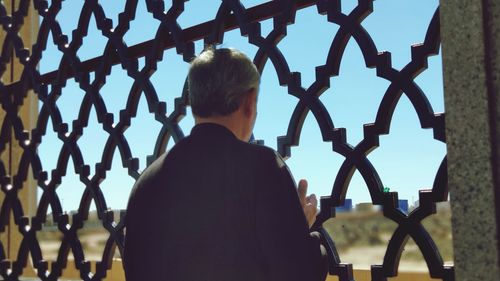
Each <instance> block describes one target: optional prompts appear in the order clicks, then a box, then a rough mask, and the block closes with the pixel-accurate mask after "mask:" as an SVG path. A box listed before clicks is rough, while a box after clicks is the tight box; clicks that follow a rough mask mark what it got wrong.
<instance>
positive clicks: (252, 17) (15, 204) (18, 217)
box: [0, 0, 454, 281]
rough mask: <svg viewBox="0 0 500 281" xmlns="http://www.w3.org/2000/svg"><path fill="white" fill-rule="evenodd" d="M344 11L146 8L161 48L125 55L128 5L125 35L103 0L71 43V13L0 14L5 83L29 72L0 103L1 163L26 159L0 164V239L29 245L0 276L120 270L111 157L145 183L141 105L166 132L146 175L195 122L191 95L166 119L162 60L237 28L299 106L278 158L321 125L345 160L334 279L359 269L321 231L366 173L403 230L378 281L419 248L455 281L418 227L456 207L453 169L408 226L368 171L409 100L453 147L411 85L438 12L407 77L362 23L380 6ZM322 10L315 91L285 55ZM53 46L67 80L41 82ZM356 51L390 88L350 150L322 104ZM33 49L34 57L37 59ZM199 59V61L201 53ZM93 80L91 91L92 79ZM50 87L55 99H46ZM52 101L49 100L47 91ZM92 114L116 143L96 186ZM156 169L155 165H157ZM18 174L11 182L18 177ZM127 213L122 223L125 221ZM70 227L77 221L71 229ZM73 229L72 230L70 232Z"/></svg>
mask: <svg viewBox="0 0 500 281" xmlns="http://www.w3.org/2000/svg"><path fill="white" fill-rule="evenodd" d="M340 2H341V1H340V0H317V1H313V0H300V1H292V0H278V1H271V2H268V3H264V4H261V5H259V6H256V7H252V8H248V9H247V8H245V7H244V6H243V5H242V4H241V3H240V2H239V1H232V0H225V1H222V3H217V5H220V7H219V9H218V13H217V16H216V18H215V19H214V20H212V21H209V22H205V23H202V24H199V25H196V26H193V27H191V28H187V29H184V30H183V29H181V27H180V26H179V25H178V23H177V20H178V17H179V16H180V15H181V14H182V13H183V11H184V1H182V0H180V1H177V0H173V3H172V5H171V7H170V8H168V9H166V8H165V7H166V6H168V5H166V3H164V2H163V1H161V0H146V5H147V10H148V12H149V13H150V16H151V17H154V18H155V19H156V20H158V21H159V22H161V24H160V25H159V28H158V31H157V32H156V36H155V38H152V39H151V40H149V41H146V42H143V43H140V44H138V45H135V46H127V45H126V44H125V42H124V40H123V37H124V35H125V34H126V33H127V31H128V30H129V25H130V22H131V21H132V20H133V19H134V18H135V13H136V8H137V4H138V1H137V0H135V1H134V0H127V2H126V6H125V9H124V11H123V12H122V13H121V14H120V15H119V17H118V23H117V25H116V26H113V23H112V20H110V19H109V18H107V17H106V14H105V12H104V10H103V9H102V7H101V6H100V5H99V2H98V1H97V0H89V1H85V3H84V5H83V8H82V10H81V17H80V21H79V25H78V27H77V29H75V30H74V31H73V33H72V35H73V36H72V39H71V41H69V39H68V37H67V36H66V35H64V34H63V33H62V29H61V23H59V22H58V21H57V15H58V13H59V11H60V10H61V6H62V1H61V0H52V1H50V2H48V1H40V0H39V1H37V0H33V1H29V0H20V1H19V3H18V6H17V9H16V10H15V11H14V12H13V13H9V11H7V9H6V8H5V6H4V5H3V4H0V20H1V24H2V28H3V30H4V32H5V34H6V37H5V40H4V41H3V42H2V53H1V57H0V74H2V75H3V74H4V73H6V71H7V65H8V63H9V62H11V60H15V61H18V62H19V63H20V64H21V65H22V69H23V70H22V76H21V78H20V79H19V81H17V82H15V83H12V84H10V85H6V84H5V82H2V83H0V103H1V105H2V109H1V110H2V111H3V112H4V113H5V117H4V119H3V120H1V131H0V152H1V153H7V152H6V151H7V146H8V145H9V143H10V142H11V139H12V142H15V143H19V145H20V147H21V149H22V151H23V152H22V156H21V160H20V165H19V168H18V170H16V171H12V170H10V168H9V163H4V162H3V161H0V183H1V189H2V192H3V194H4V195H5V199H4V200H3V202H1V211H0V212H1V213H0V231H2V232H4V231H5V228H6V226H7V225H8V223H9V217H10V216H11V215H12V217H13V218H14V222H15V225H17V227H18V231H19V232H20V233H21V235H22V237H23V238H22V243H21V246H20V249H19V251H18V254H17V259H16V260H15V261H13V262H11V261H9V260H7V259H6V247H7V246H8V245H3V244H0V260H1V262H0V275H1V276H2V277H3V278H4V279H5V280H18V278H19V277H20V276H22V274H23V270H24V268H25V267H26V266H27V263H28V258H29V254H30V255H31V258H32V263H33V265H34V267H35V268H36V269H37V273H38V276H39V278H40V279H41V280H57V279H58V278H59V277H60V276H61V274H62V270H63V269H64V268H65V267H66V264H67V256H68V252H69V251H70V250H71V251H72V252H73V255H74V258H75V264H76V266H77V268H78V270H79V271H80V274H81V278H82V279H84V280H101V279H102V278H104V277H105V276H106V272H107V270H109V269H110V268H111V266H112V257H113V255H114V254H115V251H119V252H120V254H121V253H122V251H123V241H124V225H123V219H122V220H120V222H118V223H115V221H114V216H115V214H114V213H113V211H109V210H108V209H107V204H106V198H105V197H104V195H103V192H102V190H101V188H100V183H101V182H102V181H103V180H104V178H105V177H106V173H107V172H109V170H110V169H111V164H112V163H111V162H112V159H113V155H114V153H119V154H120V157H121V161H122V164H123V166H124V167H126V168H127V169H128V173H129V175H130V176H132V177H133V178H137V177H138V176H139V175H140V171H139V161H138V159H137V158H134V157H133V154H132V150H133V148H132V147H130V145H129V143H128V142H127V139H126V137H125V135H124V132H125V131H126V130H127V128H128V127H129V126H130V124H131V120H132V119H133V118H134V117H135V116H136V114H137V108H138V102H139V99H140V97H141V95H143V94H144V96H145V97H146V99H147V105H148V109H149V111H150V112H151V113H153V114H154V117H155V119H156V121H158V122H159V123H161V131H160V132H159V133H158V134H157V135H158V137H157V140H156V146H155V148H154V153H153V155H152V156H151V157H150V158H149V161H148V162H149V163H150V162H151V161H153V160H154V159H156V158H157V157H158V156H159V155H160V154H161V153H163V152H164V151H165V149H166V146H167V143H168V141H169V139H171V138H172V139H173V141H175V142H177V141H178V140H179V139H181V138H183V136H184V133H183V131H182V130H181V128H180V126H179V121H180V120H181V119H182V118H183V116H184V115H185V114H186V106H187V104H186V103H187V92H186V88H185V87H184V91H183V93H182V95H180V96H179V97H178V98H177V99H175V105H169V106H171V107H174V110H172V112H171V113H169V114H167V111H166V106H167V105H166V103H165V102H163V101H160V99H159V97H158V94H157V92H156V90H155V87H154V85H153V84H152V82H151V80H150V77H151V75H152V74H153V73H154V72H155V70H156V69H157V63H158V62H159V61H160V60H161V58H162V55H163V52H164V50H166V49H169V48H176V51H177V52H178V53H179V54H181V55H182V57H183V59H184V61H186V62H188V61H190V59H191V58H192V57H193V56H194V54H195V47H194V46H195V45H194V43H193V42H194V41H196V40H200V39H204V41H205V43H206V44H221V43H222V42H223V39H224V34H225V32H227V31H229V30H232V29H235V28H239V29H240V31H241V35H242V36H246V37H248V42H249V44H253V45H255V46H256V47H257V48H258V51H257V54H256V55H255V57H254V62H255V64H256V65H257V66H258V68H259V70H260V71H262V70H263V69H264V66H265V65H266V63H271V64H272V65H273V66H274V69H275V70H276V74H277V77H278V79H279V83H280V85H282V86H285V87H287V89H288V93H289V94H290V95H292V96H294V97H296V98H297V103H296V106H295V109H294V111H293V114H292V116H291V117H290V121H289V124H288V130H287V134H286V136H283V137H279V138H278V150H279V152H280V153H281V154H282V155H283V156H285V157H289V156H290V154H291V151H290V147H291V146H295V145H298V140H299V136H300V135H301V129H302V126H303V124H304V120H305V118H306V116H307V115H308V114H313V115H314V117H315V120H316V121H317V124H318V125H319V128H320V130H321V136H322V139H323V141H325V142H330V143H332V145H333V151H334V152H336V153H338V154H340V155H342V156H343V157H344V158H345V160H344V162H343V165H342V166H341V168H340V170H339V172H338V174H337V175H336V179H335V182H334V185H333V189H332V192H331V195H330V196H328V197H323V198H322V199H321V209H322V210H321V216H320V217H319V218H318V221H317V223H316V225H315V229H318V230H320V231H321V232H322V233H323V234H324V237H325V241H324V242H325V243H326V245H327V246H328V251H329V257H330V274H332V275H337V276H339V279H340V280H342V281H346V280H353V270H352V266H351V265H350V264H344V263H341V261H340V259H339V256H338V254H337V251H336V248H335V245H334V241H333V240H332V239H331V238H329V236H328V234H327V233H326V232H325V230H324V229H322V227H321V224H322V223H323V222H324V221H326V220H327V219H329V218H330V217H332V216H335V212H334V211H332V210H335V208H334V207H335V206H339V205H341V204H342V203H343V201H344V199H345V195H346V192H347V187H348V186H349V182H350V180H351V178H352V176H353V174H354V172H355V171H356V170H357V171H359V172H360V174H361V175H362V177H363V179H364V181H365V182H366V185H367V187H368V189H369V193H370V196H371V198H372V202H373V204H374V205H381V206H383V213H384V216H385V217H387V218H389V219H390V220H392V221H394V222H396V223H397V225H398V227H397V229H396V231H395V232H394V233H393V236H392V238H391V240H390V242H389V245H388V246H387V250H386V254H385V258H384V261H383V264H382V265H374V266H372V270H371V273H372V280H387V277H392V276H396V275H397V269H398V264H399V260H400V257H401V253H402V251H403V248H404V245H405V243H406V241H407V240H408V239H409V238H410V237H411V238H412V239H413V240H414V241H415V242H416V244H417V245H418V247H419V249H420V251H421V252H422V253H423V256H424V258H425V261H426V262H427V266H428V268H429V272H430V275H431V277H434V278H440V279H443V280H454V275H453V267H451V266H444V265H443V261H442V258H441V255H440V254H439V251H438V250H437V247H436V245H435V243H434V241H433V239H432V237H431V236H430V235H429V233H428V232H427V231H426V229H425V228H424V227H423V226H422V224H421V221H422V220H423V219H424V218H426V217H428V216H430V215H432V214H434V213H435V212H436V203H437V202H442V201H446V200H447V197H448V187H447V168H446V166H447V165H446V158H445V159H443V161H442V164H441V165H440V167H439V169H438V171H437V172H436V176H435V182H434V186H433V188H432V189H431V190H422V191H420V193H419V197H420V206H419V207H418V208H417V209H416V210H414V211H413V212H411V213H410V214H409V215H406V214H404V213H403V212H401V211H400V210H399V209H398V203H397V202H398V200H397V193H395V192H390V193H384V192H383V186H382V183H381V180H380V178H379V176H378V174H377V170H376V168H375V167H374V166H373V165H372V164H371V162H370V161H369V160H368V158H367V155H368V154H369V153H370V152H372V151H373V150H374V149H376V148H377V147H378V143H379V137H380V136H381V135H386V134H388V133H389V127H390V123H391V120H392V115H393V112H394V110H395V107H396V105H397V104H398V101H399V98H400V97H401V95H402V94H403V93H404V94H405V95H406V96H407V97H408V98H409V100H410V101H411V103H412V105H413V107H414V109H415V111H416V113H417V115H418V118H419V120H420V125H421V127H422V128H431V129H432V130H433V132H434V138H435V139H436V140H437V141H440V142H445V133H444V114H435V113H434V110H433V109H432V107H431V105H430V103H429V101H428V99H427V97H426V95H425V94H424V93H423V91H422V90H421V89H420V88H419V87H418V86H417V84H416V83H415V82H414V79H415V78H416V77H417V76H418V75H419V74H420V73H421V72H422V71H424V70H425V69H426V68H427V60H428V57H429V56H432V55H436V54H437V53H438V51H439V46H440V34H439V11H438V10H436V12H435V15H434V17H433V18H432V20H431V22H430V23H429V27H428V30H427V34H426V36H425V41H424V42H423V43H422V44H419V45H414V46H412V49H411V51H412V53H411V61H410V62H408V64H406V66H404V67H403V68H402V69H401V70H396V69H394V68H393V67H392V64H391V56H390V53H388V52H381V53H379V51H378V50H377V48H376V46H375V44H374V42H373V40H372V38H371V36H370V34H369V33H368V32H367V31H366V30H365V29H364V28H363V27H362V25H361V23H362V21H363V20H364V19H365V18H366V17H367V16H368V15H369V14H370V13H371V12H372V11H373V1H372V0H371V1H370V0H359V2H358V5H357V7H356V8H355V9H353V10H352V11H351V12H350V13H349V14H344V13H342V11H341V7H340V4H341V3H340ZM30 5H33V6H34V9H35V12H36V13H38V15H39V16H40V29H39V35H38V38H37V40H36V42H35V44H34V45H33V46H27V44H25V43H24V42H23V39H22V38H21V37H20V36H19V35H18V32H19V30H20V29H21V28H22V26H23V24H24V18H25V17H26V16H27V15H28V11H29V6H30ZM313 5H315V6H316V8H317V10H318V12H319V14H321V15H323V16H326V17H327V19H328V21H329V22H331V23H334V24H337V25H338V26H339V30H338V32H337V33H336V34H335V37H334V38H332V39H333V41H332V44H331V46H330V49H329V53H328V57H327V58H326V63H325V64H324V65H321V66H318V67H317V68H316V80H315V81H314V83H313V84H312V85H311V86H310V87H308V88H307V89H306V88H304V87H303V86H302V84H301V76H300V73H296V72H291V70H290V68H289V66H288V63H287V61H286V60H285V58H284V56H283V55H282V54H281V52H280V49H279V48H278V46H277V44H278V43H279V42H280V41H281V40H282V39H283V38H284V37H285V36H286V32H287V26H289V25H291V24H293V23H294V21H295V14H296V12H297V10H298V9H301V8H305V7H308V6H313ZM91 15H93V16H94V17H95V19H96V24H97V28H98V29H99V30H100V31H101V32H102V35H103V36H104V37H106V38H107V44H106V47H105V50H104V53H103V54H102V56H100V57H96V58H93V59H90V60H87V61H81V60H80V59H79V57H78V55H77V52H78V50H79V49H81V48H83V46H84V45H85V44H83V39H84V37H85V36H86V33H87V29H88V24H89V21H90V16H91ZM271 18H272V19H273V22H274V28H273V30H272V31H271V32H270V33H269V34H268V35H267V36H262V35H261V29H260V23H259V22H260V21H263V20H265V19H271ZM49 34H52V38H53V41H54V44H55V45H56V46H57V48H58V50H59V51H60V52H62V53H63V58H62V60H61V61H60V64H59V68H58V69H57V70H56V71H53V72H50V73H45V74H42V73H40V72H39V71H38V68H37V66H38V65H39V63H40V62H41V60H42V54H43V51H44V50H45V49H46V46H47V44H48V43H47V42H48V40H50V38H51V37H50V36H49ZM352 40H354V41H355V42H356V44H357V45H358V46H359V48H360V49H361V51H362V54H363V57H364V61H365V63H366V66H367V67H369V68H375V69H376V74H377V76H378V77H380V78H383V79H386V80H387V81H389V82H390V86H389V87H388V88H387V90H386V93H385V95H384V98H383V100H382V102H381V104H380V106H379V109H378V112H377V117H376V120H375V122H374V123H373V124H367V125H365V126H364V138H363V140H362V141H361V142H360V143H359V144H357V145H351V144H350V143H348V142H347V140H346V130H345V129H343V128H338V127H335V126H334V123H333V121H332V118H331V116H330V113H329V111H328V110H327V108H326V107H325V106H324V104H323V103H322V102H321V100H320V99H319V96H320V95H321V94H322V93H324V92H325V91H326V90H327V89H328V88H329V87H330V84H329V81H330V78H331V77H332V76H337V75H338V74H339V68H340V62H341V61H342V58H343V54H344V50H345V48H346V45H347V43H348V42H349V41H352ZM27 47H31V51H28V50H27V49H25V48H27ZM196 51H197V52H199V51H200V50H196ZM138 58H144V59H145V64H144V66H143V67H142V68H140V67H139V63H138ZM116 64H120V65H121V67H122V68H123V69H124V70H125V71H126V73H127V75H128V76H129V77H130V78H131V79H133V80H134V82H133V86H132V88H131V89H130V92H129V95H128V96H127V97H124V98H126V99H127V103H126V107H125V108H124V109H123V110H122V111H121V112H120V114H119V116H115V115H113V114H112V113H109V112H108V111H107V109H106V104H105V103H104V100H103V98H102V96H101V94H100V92H99V90H100V89H101V88H102V87H103V85H104V84H105V83H106V77H108V76H109V75H111V69H112V68H111V67H112V66H113V65H116ZM91 72H95V77H94V79H91V77H90V73H91ZM71 78H74V79H75V81H76V82H77V83H78V85H79V87H80V88H81V89H82V90H83V91H84V92H85V96H84V99H83V102H82V104H81V106H80V107H79V108H75V110H78V111H79V115H78V118H77V119H76V120H74V122H73V127H72V130H71V131H70V129H69V126H68V124H67V123H64V122H63V119H62V117H61V113H60V109H59V108H58V104H57V100H58V98H59V97H60V96H61V92H62V89H63V88H64V87H65V85H66V82H67V81H68V80H69V79H71ZM49 85H50V87H49ZM49 89H50V90H49ZM31 90H32V91H34V93H35V94H36V97H37V99H38V100H39V102H40V104H41V108H40V111H39V116H38V120H37V122H36V126H35V128H33V129H32V130H31V131H29V130H28V129H27V125H26V124H24V123H23V120H22V119H21V117H20V114H19V108H20V107H21V105H22V104H23V100H24V98H25V97H26V96H27V95H28V92H29V91H31ZM91 108H95V110H96V114H97V119H98V122H99V123H100V124H101V125H102V128H103V130H104V131H105V132H106V133H107V134H108V138H107V142H106V145H105V148H104V151H103V154H102V160H101V162H100V163H98V164H97V165H96V170H95V173H94V174H91V172H90V167H89V165H88V164H87V163H85V162H84V158H83V155H84V154H85V151H82V150H81V149H80V147H79V145H78V143H77V140H78V139H79V138H80V137H81V136H82V135H83V131H84V128H85V127H87V125H88V120H89V114H90V111H91ZM48 122H52V127H53V129H54V132H55V133H56V134H57V136H58V138H59V140H61V141H62V142H63V144H64V145H63V147H62V149H61V151H60V152H59V158H58V163H57V168H56V169H54V170H52V171H51V173H52V176H51V179H50V180H48V172H49V171H48V170H47V169H46V168H45V169H44V167H43V166H42V161H41V159H40V157H39V154H38V152H37V148H38V146H39V145H40V144H41V142H42V139H43V136H44V135H45V134H46V133H47V125H48ZM149 163H148V164H149ZM73 167H75V169H76V173H77V174H78V176H79V179H80V181H81V182H82V183H83V184H84V185H85V187H86V188H85V191H84V193H83V196H82V198H81V203H80V205H79V206H75V208H78V212H77V213H75V214H73V216H72V218H70V217H69V215H68V214H66V213H65V212H64V211H63V209H62V207H61V198H59V196H58V194H57V192H56V191H57V187H58V186H59V185H60V183H61V181H62V180H63V177H64V176H65V174H66V170H67V169H68V168H73ZM29 169H32V172H33V173H32V174H33V177H34V179H35V180H36V182H37V184H38V186H39V188H41V190H43V193H42V194H41V200H40V202H39V205H38V206H37V213H36V216H34V217H31V218H30V217H27V216H25V211H23V205H22V203H21V201H20V199H19V197H18V192H19V191H20V190H21V189H22V188H23V183H25V182H26V180H27V178H28V176H29V173H28V171H29ZM9 171H10V172H9ZM91 201H93V202H95V204H96V208H97V212H98V216H99V218H100V220H101V221H102V224H103V226H104V228H105V229H106V230H107V231H108V232H109V239H108V240H107V243H106V246H105V249H104V253H103V259H102V260H101V261H100V262H98V263H97V266H96V268H95V271H94V272H91V266H90V263H89V262H88V261H86V260H85V255H84V252H83V250H82V245H81V242H80V241H79V238H78V234H77V231H78V230H79V229H81V228H82V227H83V223H84V222H85V220H86V219H87V217H88V213H89V208H90V204H91ZM49 206H50V208H51V209H52V212H53V215H54V221H55V222H56V223H57V225H58V229H59V231H60V232H61V233H62V235H63V240H62V243H61V245H60V248H59V254H58V258H57V260H56V261H54V262H52V264H51V266H50V271H49V264H48V263H47V262H46V261H44V258H43V256H42V251H41V249H40V243H39V241H38V240H37V236H36V234H37V232H39V231H40V230H41V228H42V224H43V223H44V222H45V221H46V215H47V210H48V207H49ZM124 215H125V212H124V211H123V212H121V214H120V216H121V218H123V216H124ZM70 219H71V221H72V223H71V224H69V222H70ZM67 226H68V227H67Z"/></svg>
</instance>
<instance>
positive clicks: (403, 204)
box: [398, 199, 408, 214]
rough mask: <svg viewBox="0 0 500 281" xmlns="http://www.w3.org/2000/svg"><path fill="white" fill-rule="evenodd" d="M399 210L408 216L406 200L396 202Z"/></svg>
mask: <svg viewBox="0 0 500 281" xmlns="http://www.w3.org/2000/svg"><path fill="white" fill-rule="evenodd" d="M398 205H399V209H400V210H401V211H403V213H406V214H408V200H406V199H400V200H398Z"/></svg>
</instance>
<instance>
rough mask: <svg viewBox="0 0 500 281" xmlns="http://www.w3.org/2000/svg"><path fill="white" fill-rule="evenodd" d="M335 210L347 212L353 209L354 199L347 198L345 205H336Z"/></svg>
mask: <svg viewBox="0 0 500 281" xmlns="http://www.w3.org/2000/svg"><path fill="white" fill-rule="evenodd" d="M335 211H337V212H338V213H346V212H351V211H352V199H345V201H344V205H342V206H339V207H336V208H335Z"/></svg>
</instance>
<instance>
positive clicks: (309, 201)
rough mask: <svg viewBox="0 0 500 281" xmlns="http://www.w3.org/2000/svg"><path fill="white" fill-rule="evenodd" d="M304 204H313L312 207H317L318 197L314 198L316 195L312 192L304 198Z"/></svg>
mask: <svg viewBox="0 0 500 281" xmlns="http://www.w3.org/2000/svg"><path fill="white" fill-rule="evenodd" d="M306 204H307V205H309V204H311V205H312V206H314V208H317V207H318V199H317V198H316V195H315V194H314V193H313V194H311V195H309V196H307V198H306Z"/></svg>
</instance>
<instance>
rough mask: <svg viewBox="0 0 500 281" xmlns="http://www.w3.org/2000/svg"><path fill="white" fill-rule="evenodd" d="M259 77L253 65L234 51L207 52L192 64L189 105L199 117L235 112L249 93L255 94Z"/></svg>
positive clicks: (243, 55)
mask: <svg viewBox="0 0 500 281" xmlns="http://www.w3.org/2000/svg"><path fill="white" fill-rule="evenodd" d="M259 83H260V74H259V71H258V70H257V68H256V67H255V65H254V64H253V63H252V61H251V60H250V59H249V58H248V57H247V56H246V55H245V54H244V53H242V52H240V51H238V50H236V49H214V48H209V49H207V50H205V51H204V52H202V53H201V54H200V55H199V56H198V57H196V58H195V59H194V60H193V61H192V62H191V67H190V69H189V74H188V86H189V102H190V105H191V109H192V111H193V114H194V115H196V116H199V117H211V116H225V115H229V114H231V113H233V112H235V111H236V110H237V109H238V108H239V107H240V105H241V101H242V100H243V98H244V97H245V96H246V95H247V94H248V92H249V91H250V90H252V89H255V90H256V91H258V88H259Z"/></svg>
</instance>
